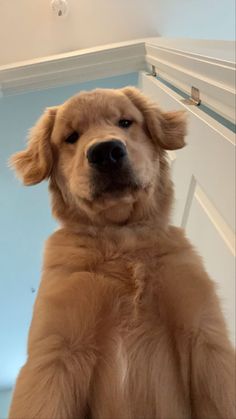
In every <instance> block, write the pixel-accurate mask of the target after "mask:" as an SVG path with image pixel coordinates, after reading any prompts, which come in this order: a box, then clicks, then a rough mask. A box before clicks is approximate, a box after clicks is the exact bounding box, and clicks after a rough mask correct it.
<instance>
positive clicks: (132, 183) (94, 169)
mask: <svg viewBox="0 0 236 419" xmlns="http://www.w3.org/2000/svg"><path fill="white" fill-rule="evenodd" d="M87 159H88V162H89V165H90V167H91V190H92V195H93V197H94V198H96V197H99V196H101V195H103V194H107V193H108V194H112V195H114V194H116V195H117V194H123V193H124V192H125V191H131V190H135V189H137V188H138V182H137V180H136V179H135V176H134V173H133V170H132V168H131V165H130V161H129V157H128V153H127V150H126V147H125V145H124V143H123V142H122V141H120V140H117V139H112V140H109V141H103V142H101V143H97V144H93V145H92V146H91V147H90V148H89V149H88V151H87Z"/></svg>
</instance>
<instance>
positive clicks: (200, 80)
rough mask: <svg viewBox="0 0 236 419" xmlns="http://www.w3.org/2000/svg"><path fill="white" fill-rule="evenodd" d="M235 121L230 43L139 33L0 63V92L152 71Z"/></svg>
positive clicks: (233, 65)
mask: <svg viewBox="0 0 236 419" xmlns="http://www.w3.org/2000/svg"><path fill="white" fill-rule="evenodd" d="M153 66H154V67H155V71H156V73H157V74H158V75H159V76H160V77H162V78H163V79H165V80H166V81H167V82H169V83H171V84H172V85H174V86H175V87H177V88H179V89H181V90H182V91H184V92H185V93H187V94H189V95H190V92H191V87H192V86H194V87H196V88H198V89H199V91H200V98H201V101H202V103H204V104H206V105H207V106H209V107H210V108H211V109H213V110H214V111H215V112H218V113H220V114H221V115H222V116H223V117H225V118H227V119H229V120H230V121H231V122H234V123H235V101H236V96H235V43H234V42H233V41H210V40H196V39H168V38H161V37H160V38H145V39H138V40H134V41H127V42H121V43H116V44H110V45H105V46H100V47H96V48H89V49H84V50H78V51H73V52H70V53H65V54H60V55H54V56H50V57H44V58H41V59H34V60H31V61H24V62H19V63H14V64H11V65H7V66H6V65H4V66H1V67H0V96H1V95H2V96H9V95H13V94H19V93H23V92H24V93H26V92H28V91H35V90H41V89H46V88H50V87H58V86H64V85H69V84H72V83H83V82H86V81H91V80H96V79H102V78H106V77H112V76H118V75H121V74H127V73H131V72H139V71H150V72H151V71H152V70H153Z"/></svg>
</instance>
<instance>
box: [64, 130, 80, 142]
mask: <svg viewBox="0 0 236 419" xmlns="http://www.w3.org/2000/svg"><path fill="white" fill-rule="evenodd" d="M78 139H79V134H78V132H76V131H74V132H72V134H70V135H69V137H67V138H66V140H65V141H66V143H69V144H74V143H76V141H77V140H78Z"/></svg>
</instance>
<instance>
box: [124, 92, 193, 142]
mask: <svg viewBox="0 0 236 419" xmlns="http://www.w3.org/2000/svg"><path fill="white" fill-rule="evenodd" d="M122 92H123V93H124V94H125V95H126V96H127V97H128V98H129V99H130V100H131V102H132V103H133V104H134V105H135V106H136V107H137V108H138V109H139V110H140V112H141V113H142V114H143V117H144V121H145V126H146V129H147V131H148V134H149V135H150V137H151V138H152V139H153V141H154V142H157V143H158V144H159V145H160V146H161V147H162V148H164V149H166V150H176V149H178V148H182V147H184V145H185V141H184V137H185V135H186V112H185V111H176V112H162V111H161V110H160V109H159V108H158V107H157V105H156V104H155V103H152V102H151V101H150V100H149V99H147V98H146V97H145V96H144V95H143V94H142V93H141V92H140V91H139V90H138V89H136V88H134V87H125V88H124V89H122Z"/></svg>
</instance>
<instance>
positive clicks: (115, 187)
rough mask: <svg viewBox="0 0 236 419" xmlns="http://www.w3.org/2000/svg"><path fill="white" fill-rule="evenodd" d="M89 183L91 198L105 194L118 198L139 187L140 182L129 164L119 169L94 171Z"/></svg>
mask: <svg viewBox="0 0 236 419" xmlns="http://www.w3.org/2000/svg"><path fill="white" fill-rule="evenodd" d="M90 185H91V195H92V197H93V199H98V198H100V197H102V198H104V197H106V196H107V197H111V196H112V197H113V198H115V197H116V198H119V197H122V196H124V195H128V194H131V193H134V192H135V191H137V190H139V189H140V188H141V185H140V182H139V181H138V179H137V178H136V176H135V175H134V173H133V171H132V169H131V168H130V167H129V166H127V167H124V168H122V169H120V170H111V171H109V172H108V173H105V172H104V173H101V172H97V171H94V172H93V173H92V175H91V181H90Z"/></svg>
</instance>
